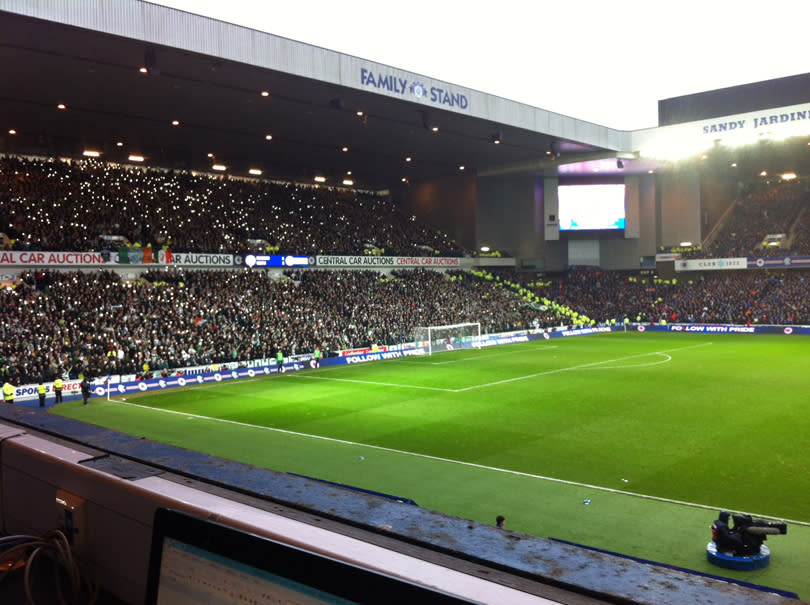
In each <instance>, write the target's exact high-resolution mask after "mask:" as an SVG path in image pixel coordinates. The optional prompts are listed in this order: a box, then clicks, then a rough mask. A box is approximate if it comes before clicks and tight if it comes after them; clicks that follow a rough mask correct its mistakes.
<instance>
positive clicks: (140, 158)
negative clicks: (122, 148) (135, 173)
mask: <svg viewBox="0 0 810 605" xmlns="http://www.w3.org/2000/svg"><path fill="white" fill-rule="evenodd" d="M127 159H128V160H129V161H130V162H143V160H144V158H143V156H142V155H136V154H132V155H130V156H129V157H128V158H127Z"/></svg>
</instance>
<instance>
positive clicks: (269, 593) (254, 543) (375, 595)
mask: <svg viewBox="0 0 810 605" xmlns="http://www.w3.org/2000/svg"><path fill="white" fill-rule="evenodd" d="M146 603H147V605H200V604H206V605H219V604H225V603H239V604H245V605H269V604H273V605H322V604H327V603H328V604H334V605H344V604H351V603H386V604H392V605H397V604H403V605H404V604H406V603H407V604H409V605H410V604H413V603H420V604H426V605H434V604H435V605H445V604H447V605H450V604H459V603H471V601H468V600H466V599H463V598H459V597H456V596H453V595H450V594H447V593H443V592H440V591H438V590H435V589H431V588H428V587H425V586H420V585H417V584H413V583H410V582H408V581H407V580H403V579H402V578H396V577H393V576H388V575H385V574H383V573H380V572H377V571H373V570H369V569H365V568H362V567H357V566H356V565H353V564H350V563H346V562H345V561H339V560H337V559H333V558H330V557H327V556H325V555H322V554H320V553H313V552H310V551H306V550H303V549H301V548H298V547H295V546H291V545H289V544H284V543H282V542H278V541H276V540H273V539H270V538H267V537H264V536H259V535H256V534H253V533H250V532H247V531H243V530H240V529H236V528H233V527H230V526H227V525H223V524H221V523H218V522H215V521H210V520H208V519H203V518H200V517H197V516H194V515H191V514H188V513H185V512H181V511H177V510H173V509H169V508H159V509H157V511H156V512H155V520H154V525H153V531H152V546H151V552H150V559H149V575H148V579H147V587H146Z"/></svg>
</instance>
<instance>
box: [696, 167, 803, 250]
mask: <svg viewBox="0 0 810 605" xmlns="http://www.w3.org/2000/svg"><path fill="white" fill-rule="evenodd" d="M808 202H810V192H808V188H807V184H806V183H804V182H795V181H794V182H784V183H779V184H775V185H774V184H771V185H761V186H757V187H753V188H752V190H750V191H748V192H747V193H745V194H744V195H743V196H742V198H741V199H740V200H738V201H737V202H735V205H734V208H733V211H732V213H731V215H730V216H729V217H728V218H727V219H726V221H725V222H724V223H723V225H722V227H721V228H720V230H719V232H718V233H717V235H716V236H715V237H714V239H713V241H712V243H711V246H710V250H709V252H710V256H713V257H745V256H773V255H777V256H788V255H791V254H808V253H810V250H807V249H805V248H804V246H802V247H801V248H797V247H796V246H795V245H793V244H790V243H788V242H789V236H790V234H791V231H792V230H793V227H794V226H795V225H796V222H797V219H798V218H799V215H800V213H801V212H802V210H803V209H804V208H805V207H806V206H807V203H808ZM776 234H784V235H785V240H784V241H782V242H780V243H781V244H782V245H779V246H769V245H767V244H765V245H764V244H763V242H765V239H766V237H767V236H768V235H776Z"/></svg>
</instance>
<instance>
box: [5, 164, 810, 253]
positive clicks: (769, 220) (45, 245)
mask: <svg viewBox="0 0 810 605" xmlns="http://www.w3.org/2000/svg"><path fill="white" fill-rule="evenodd" d="M808 201H810V193H809V192H808V186H807V184H806V183H805V182H803V181H801V182H800V181H792V182H780V183H776V184H765V183H763V184H757V185H749V186H748V188H747V189H746V190H744V191H743V192H742V194H741V196H740V199H739V200H738V201H737V202H735V204H734V207H733V211H732V212H731V213H730V215H729V216H728V217H727V218H726V219H725V220H724V222H723V224H722V225H721V227H720V229H719V230H718V233H717V235H716V236H714V237H713V240H712V242H711V244H710V245H709V247H708V249H706V250H703V249H702V248H701V247H700V245H699V244H696V245H694V246H690V247H688V248H686V249H683V250H682V249H680V248H679V249H678V252H679V253H680V254H681V255H682V257H683V258H693V257H696V256H713V257H735V256H766V255H799V254H802V255H810V236H807V235H806V233H807V229H805V228H804V227H806V220H807V219H806V218H804V217H805V216H806V213H804V214H803V213H802V212H803V210H804V208H805V206H806V203H807V202H808ZM0 206H1V207H2V209H3V216H2V218H3V222H2V224H0V232H2V233H5V234H6V235H7V237H8V238H9V239H8V240H6V242H7V243H6V247H9V246H12V247H13V248H14V249H37V250H58V251H71V252H78V251H89V250H94V251H97V250H101V249H103V248H105V247H108V246H109V242H108V241H104V240H102V239H100V237H101V236H116V237H118V236H120V237H124V238H126V240H127V241H128V242H130V243H132V244H135V243H137V244H140V245H143V246H146V245H151V246H152V247H153V248H159V247H161V246H165V247H170V248H171V249H172V250H174V251H175V252H224V253H231V254H239V253H245V252H255V251H258V250H260V249H269V250H272V251H273V252H278V253H282V254H287V253H289V254H303V255H314V254H364V253H370V252H372V253H374V254H387V255H402V256H425V255H430V256H433V255H440V256H463V255H473V254H475V253H474V252H472V251H469V250H465V249H464V248H463V247H461V246H459V245H457V244H456V243H455V242H453V241H452V240H451V239H450V237H448V235H447V234H444V233H441V232H439V231H437V230H436V229H433V228H431V227H429V226H428V225H426V224H424V223H422V222H420V221H419V220H417V219H416V217H415V216H412V215H407V214H405V213H403V212H402V211H400V210H399V209H398V208H397V207H396V205H395V204H394V203H393V202H391V200H390V199H389V198H388V197H386V196H380V195H376V194H371V193H365V192H359V191H354V190H349V189H334V188H328V187H317V186H308V185H296V184H291V183H275V182H268V181H260V180H248V179H237V178H229V177H224V176H212V175H206V174H192V173H189V172H178V171H166V170H159V169H147V168H138V167H128V166H118V165H113V164H107V163H104V162H101V161H99V160H93V159H88V160H78V161H76V160H73V161H62V160H54V159H50V160H49V159H31V158H21V157H14V156H4V157H0ZM802 220H803V221H805V222H801V221H802ZM800 223H801V224H800ZM780 233H781V234H785V236H786V237H785V239H784V240H783V241H782V242H781V245H780V246H768V245H763V241H764V240H765V237H766V236H767V235H769V234H780ZM9 241H13V244H9V243H8V242H9Z"/></svg>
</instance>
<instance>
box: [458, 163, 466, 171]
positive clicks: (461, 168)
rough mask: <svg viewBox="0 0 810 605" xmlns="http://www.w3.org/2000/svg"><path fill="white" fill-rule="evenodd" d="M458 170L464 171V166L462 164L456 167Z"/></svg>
mask: <svg viewBox="0 0 810 605" xmlns="http://www.w3.org/2000/svg"><path fill="white" fill-rule="evenodd" d="M458 169H459V170H461V171H462V172H463V171H464V170H465V169H466V166H464V164H462V165H461V166H459V167H458Z"/></svg>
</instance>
